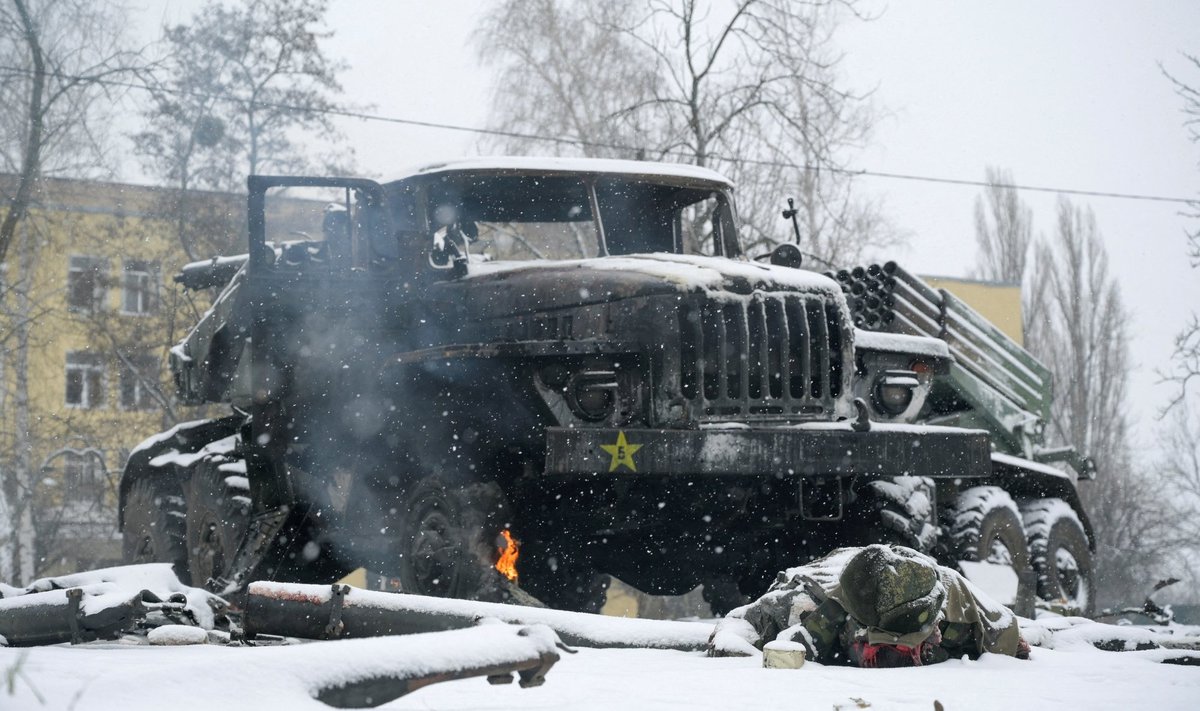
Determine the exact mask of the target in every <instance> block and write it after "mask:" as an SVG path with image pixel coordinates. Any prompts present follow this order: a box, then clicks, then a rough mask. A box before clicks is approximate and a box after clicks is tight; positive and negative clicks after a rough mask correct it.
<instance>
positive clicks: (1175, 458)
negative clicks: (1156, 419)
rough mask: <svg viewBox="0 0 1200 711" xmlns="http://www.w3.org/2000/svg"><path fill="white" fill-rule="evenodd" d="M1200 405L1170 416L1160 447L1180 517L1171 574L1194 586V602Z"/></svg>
mask: <svg viewBox="0 0 1200 711" xmlns="http://www.w3.org/2000/svg"><path fill="white" fill-rule="evenodd" d="M1196 404H1197V403H1196V402H1195V401H1194V400H1193V401H1191V402H1188V401H1184V402H1182V403H1181V404H1180V406H1179V407H1177V408H1175V409H1174V411H1173V412H1171V413H1170V416H1169V419H1168V420H1167V423H1166V427H1165V428H1164V429H1163V432H1162V435H1161V437H1160V440H1159V445H1160V446H1161V447H1162V451H1163V453H1164V454H1163V462H1162V465H1161V470H1162V478H1163V481H1164V483H1165V484H1166V486H1167V496H1166V497H1164V498H1166V499H1167V500H1168V501H1170V502H1171V504H1172V507H1171V508H1172V509H1173V510H1175V511H1176V512H1178V518H1177V520H1176V521H1175V525H1174V527H1173V528H1172V531H1173V532H1174V536H1175V538H1176V540H1177V541H1178V543H1179V549H1180V550H1181V554H1180V555H1179V556H1177V560H1176V561H1175V564H1174V566H1173V568H1172V570H1170V571H1169V572H1170V574H1171V575H1174V576H1176V577H1180V578H1183V579H1184V580H1186V581H1188V582H1189V583H1190V584H1189V585H1188V586H1187V587H1188V589H1189V590H1190V591H1191V597H1192V599H1193V600H1195V599H1197V598H1200V550H1198V549H1197V545H1198V544H1197V542H1198V541H1200V518H1197V516H1196V512H1197V511H1200V437H1197V436H1196V433H1197V432H1200V413H1198V412H1197V411H1196V410H1195V409H1193V408H1194V406H1195V405H1196Z"/></svg>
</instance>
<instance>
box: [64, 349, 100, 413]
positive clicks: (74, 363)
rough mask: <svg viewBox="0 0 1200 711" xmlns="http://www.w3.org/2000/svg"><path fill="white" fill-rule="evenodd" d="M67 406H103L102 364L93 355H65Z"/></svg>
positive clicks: (97, 357) (98, 358)
mask: <svg viewBox="0 0 1200 711" xmlns="http://www.w3.org/2000/svg"><path fill="white" fill-rule="evenodd" d="M67 405H69V406H71V407H82V408H95V407H102V406H103V405H104V362H103V361H102V360H101V359H100V357H99V356H97V355H95V354H93V353H68V354H67Z"/></svg>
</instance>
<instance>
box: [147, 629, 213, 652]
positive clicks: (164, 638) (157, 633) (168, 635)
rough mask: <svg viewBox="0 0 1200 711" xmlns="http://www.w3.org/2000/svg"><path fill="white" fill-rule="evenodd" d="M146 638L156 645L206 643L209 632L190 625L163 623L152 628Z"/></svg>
mask: <svg viewBox="0 0 1200 711" xmlns="http://www.w3.org/2000/svg"><path fill="white" fill-rule="evenodd" d="M146 640H147V641H148V642H150V644H152V645H155V646H164V647H166V646H177V645H181V644H204V643H206V642H208V632H207V631H205V630H202V629H200V628H199V627H190V626H188V625H161V626H159V627H155V628H154V629H152V630H150V633H149V634H147V635H146Z"/></svg>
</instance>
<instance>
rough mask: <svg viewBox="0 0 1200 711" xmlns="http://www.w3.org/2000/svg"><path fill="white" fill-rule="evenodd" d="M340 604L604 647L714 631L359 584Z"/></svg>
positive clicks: (281, 593) (261, 590)
mask: <svg viewBox="0 0 1200 711" xmlns="http://www.w3.org/2000/svg"><path fill="white" fill-rule="evenodd" d="M249 593H250V594H251V595H263V596H269V597H285V598H294V597H299V598H302V599H306V600H308V601H310V602H312V603H314V604H321V603H325V602H328V601H329V600H330V598H331V597H332V595H331V587H330V586H328V585H299V584H288V583H271V582H255V583H251V584H250V587H249ZM343 605H344V606H345V607H347V608H351V607H359V608H374V609H380V610H404V611H410V612H415V613H417V614H429V615H433V616H437V615H448V616H462V617H467V618H472V617H480V616H483V617H494V618H495V619H497V620H501V621H503V622H508V623H511V624H543V625H546V626H548V627H549V628H551V629H553V630H554V631H555V632H557V633H558V634H559V635H560V636H561V637H562V638H563V639H564V640H565V641H567V642H568V643H569V644H581V645H594V646H604V647H649V648H660V649H680V648H683V649H696V650H699V649H704V646H705V645H706V644H707V643H708V637H709V635H710V634H711V633H712V630H713V626H712V625H711V624H708V623H703V622H676V621H671V620H643V619H635V618H625V617H607V616H604V615H591V614H587V613H582V612H566V611H564V610H550V609H544V608H536V607H523V606H519V605H505V604H501V603H494V602H476V601H471V600H453V599H449V598H434V597H426V596H424V595H406V594H403V593H385V592H376V591H371V590H361V589H358V588H350V592H349V593H348V594H347V595H346V597H345V600H344V602H343Z"/></svg>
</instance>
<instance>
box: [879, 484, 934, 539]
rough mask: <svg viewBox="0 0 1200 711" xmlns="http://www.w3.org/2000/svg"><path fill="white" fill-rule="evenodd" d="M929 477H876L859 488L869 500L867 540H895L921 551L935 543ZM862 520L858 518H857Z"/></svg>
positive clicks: (932, 498)
mask: <svg viewBox="0 0 1200 711" xmlns="http://www.w3.org/2000/svg"><path fill="white" fill-rule="evenodd" d="M935 490H936V487H935V485H934V483H933V480H932V479H930V478H929V477H916V476H898V477H889V478H885V479H875V480H873V481H870V482H868V483H867V485H866V486H865V487H863V489H862V491H861V492H860V496H861V495H865V496H866V498H867V499H868V500H869V504H868V506H869V507H870V509H871V510H870V513H869V514H868V516H869V520H868V521H862V523H863V524H865V525H866V526H868V527H869V528H868V532H867V533H866V534H865V536H864V538H865V539H866V540H865V542H866V543H896V544H899V545H902V546H908V547H909V548H913V549H916V550H918V551H921V552H922V553H929V552H931V551H933V549H934V546H935V545H936V544H937V540H938V534H937V526H935V525H934V520H935V516H934V492H935ZM860 520H861V518H860Z"/></svg>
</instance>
